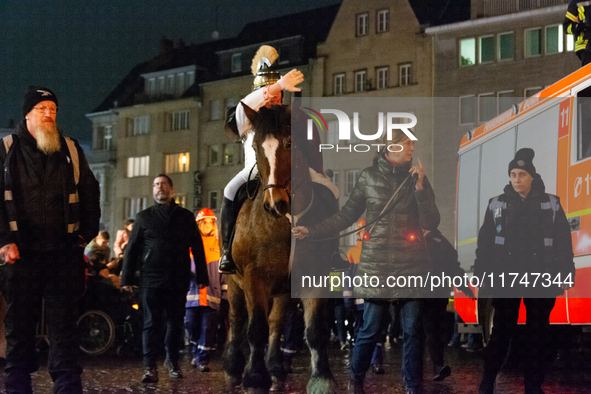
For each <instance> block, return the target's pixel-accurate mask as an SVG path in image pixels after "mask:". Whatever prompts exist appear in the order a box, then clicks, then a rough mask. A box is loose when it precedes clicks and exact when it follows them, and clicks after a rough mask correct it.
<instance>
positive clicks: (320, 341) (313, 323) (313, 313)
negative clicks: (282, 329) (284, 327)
mask: <svg viewBox="0 0 591 394" xmlns="http://www.w3.org/2000/svg"><path fill="white" fill-rule="evenodd" d="M302 301H303V303H304V320H305V322H306V333H305V336H306V343H307V344H308V347H309V348H310V355H311V358H312V360H311V361H312V374H311V376H310V380H309V381H308V386H307V392H308V394H327V393H329V394H332V393H334V392H336V382H335V380H334V378H333V376H332V372H331V371H330V366H329V365H328V352H327V349H326V346H327V344H328V342H329V330H328V319H327V313H326V305H327V300H326V299H322V298H304V299H302Z"/></svg>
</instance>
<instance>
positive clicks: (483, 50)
mask: <svg viewBox="0 0 591 394" xmlns="http://www.w3.org/2000/svg"><path fill="white" fill-rule="evenodd" d="M478 40H479V50H480V53H479V59H478V61H479V62H480V63H490V62H492V61H494V60H495V37H494V36H483V37H480V38H479V39H478Z"/></svg>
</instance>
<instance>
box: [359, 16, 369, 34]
mask: <svg viewBox="0 0 591 394" xmlns="http://www.w3.org/2000/svg"><path fill="white" fill-rule="evenodd" d="M368 31H369V14H368V13H365V14H359V15H357V36H365V35H367V32H368Z"/></svg>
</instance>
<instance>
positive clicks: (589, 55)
mask: <svg viewBox="0 0 591 394" xmlns="http://www.w3.org/2000/svg"><path fill="white" fill-rule="evenodd" d="M577 56H578V57H579V59H581V63H582V67H584V66H586V65H587V64H589V63H591V50H588V49H582V50H580V51H578V52H577Z"/></svg>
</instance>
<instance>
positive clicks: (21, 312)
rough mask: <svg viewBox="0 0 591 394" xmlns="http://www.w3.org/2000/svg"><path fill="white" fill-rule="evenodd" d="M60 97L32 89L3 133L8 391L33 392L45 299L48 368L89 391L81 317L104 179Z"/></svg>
mask: <svg viewBox="0 0 591 394" xmlns="http://www.w3.org/2000/svg"><path fill="white" fill-rule="evenodd" d="M57 111H58V99H57V97H56V95H55V93H54V92H52V91H51V90H49V89H47V88H42V87H34V88H31V89H30V90H29V91H28V92H27V93H26V95H25V99H24V104H23V116H24V119H23V120H22V121H21V122H20V123H19V125H18V126H17V130H16V133H15V134H12V135H10V136H8V137H5V138H4V139H3V145H0V160H1V161H2V163H3V166H4V169H3V171H1V172H0V188H2V189H3V190H2V192H1V193H0V199H1V203H0V259H1V262H0V265H1V266H0V290H1V291H2V294H3V295H4V297H5V298H6V301H7V304H8V311H7V315H6V319H5V322H6V340H7V343H8V349H7V355H6V358H7V365H6V368H5V369H4V371H5V373H6V378H5V388H6V392H7V393H31V392H32V388H31V377H30V373H31V372H35V371H37V370H38V368H39V364H38V360H37V354H36V353H35V327H36V326H37V320H38V319H39V316H40V315H41V305H42V299H45V317H46V320H45V322H46V325H47V327H48V328H49V339H50V341H49V342H50V347H49V364H48V370H49V373H50V375H51V378H52V379H53V382H54V391H55V392H56V393H81V392H82V382H81V380H80V374H81V373H82V368H81V367H80V365H78V361H77V354H78V351H79V349H78V346H79V344H78V341H77V336H76V320H77V318H78V301H79V299H80V297H81V296H82V294H83V292H84V257H83V252H84V246H85V245H86V243H87V242H90V240H91V239H93V238H94V237H95V236H96V234H97V233H98V229H99V218H100V205H99V184H98V182H97V181H96V179H95V177H94V175H93V174H92V172H91V171H90V168H89V167H88V163H87V162H86V158H85V156H84V152H83V151H82V149H81V148H80V146H79V145H78V143H77V142H76V141H74V140H71V139H69V138H64V137H62V136H60V134H59V133H58V130H57V126H56V121H55V119H56V116H57Z"/></svg>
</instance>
